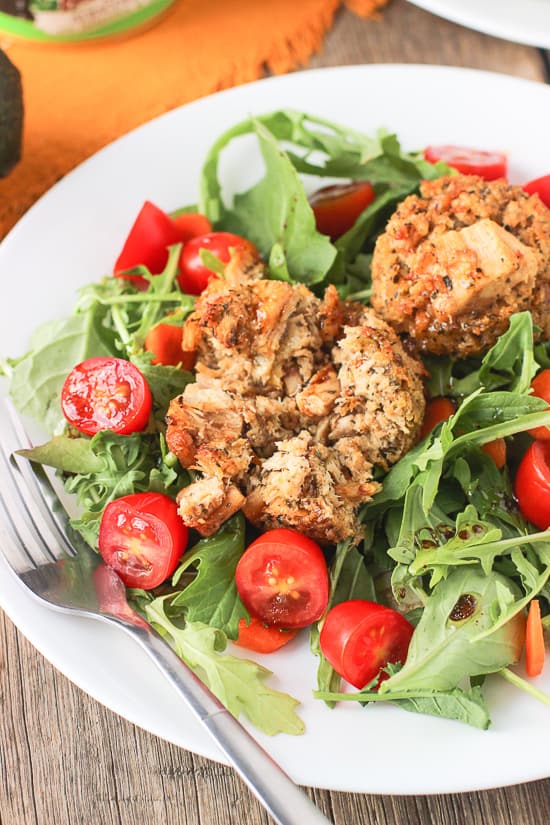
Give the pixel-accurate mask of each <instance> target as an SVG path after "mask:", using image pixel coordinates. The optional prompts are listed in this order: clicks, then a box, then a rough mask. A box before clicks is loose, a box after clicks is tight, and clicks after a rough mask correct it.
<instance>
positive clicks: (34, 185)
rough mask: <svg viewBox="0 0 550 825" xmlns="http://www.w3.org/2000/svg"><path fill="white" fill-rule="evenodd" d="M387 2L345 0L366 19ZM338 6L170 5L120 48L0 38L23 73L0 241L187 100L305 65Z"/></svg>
mask: <svg viewBox="0 0 550 825" xmlns="http://www.w3.org/2000/svg"><path fill="white" fill-rule="evenodd" d="M386 2H387V0H346V5H349V7H350V8H351V9H352V10H353V11H355V12H356V13H358V14H362V15H365V16H368V15H370V14H373V13H374V12H375V11H376V10H377V9H378V8H379V7H381V6H383V5H384V4H385V3H386ZM339 5H340V0H263V2H262V1H261V2H258V0H231V2H227V0H176V2H175V4H174V5H173V6H172V7H171V8H170V10H169V12H168V13H167V14H166V16H165V17H164V18H163V19H162V20H160V22H158V23H157V24H156V25H155V26H154V27H153V28H150V29H149V30H147V31H145V32H142V33H141V34H137V35H135V36H133V37H129V38H127V39H126V40H122V41H120V40H119V41H103V42H101V43H95V44H86V45H76V46H75V45H62V46H57V45H56V46H52V45H36V44H32V43H25V42H22V41H17V42H16V41H14V40H12V41H10V40H9V39H8V38H7V37H4V39H3V40H1V38H0V45H1V47H2V48H4V50H5V51H6V52H7V54H8V56H9V57H10V59H11V61H12V62H13V63H14V64H15V65H16V66H17V67H18V69H19V71H20V72H21V76H22V81H23V93H24V105H25V127H24V139H23V140H24V142H23V155H22V159H21V162H20V163H19V165H18V166H17V167H16V168H15V169H14V171H13V172H12V173H11V174H10V175H9V176H8V177H7V178H5V179H3V180H1V181H0V238H1V237H3V235H4V234H5V233H6V232H7V231H8V230H9V229H10V228H11V227H12V226H13V225H14V223H15V222H16V221H17V220H18V219H19V217H20V216H21V215H22V214H23V213H24V212H25V210H26V209H28V208H29V206H31V205H32V203H34V201H35V200H36V199H37V198H38V197H39V196H40V195H41V194H42V193H43V192H45V191H46V190H47V189H48V188H49V187H50V186H52V185H53V184H54V183H55V182H56V181H57V180H58V179H59V178H60V177H62V176H63V175H64V174H65V173H66V172H67V171H69V170H70V169H72V168H73V167H74V166H76V165H77V164H78V163H80V162H81V161H82V160H84V159H85V158H86V157H89V156H90V155H91V154H93V153H94V152H95V151H97V150H98V149H99V148H101V147H102V146H104V145H105V144H107V143H109V142H110V141H112V140H114V139H115V138H117V137H119V136H120V135H122V134H124V133H125V132H127V131H129V130H130V129H132V128H134V127H135V126H139V125H140V124H142V123H145V122H146V121H147V120H150V119H151V118H152V117H155V116H156V115H158V114H161V113H162V112H165V111H168V110H170V109H173V108H174V107H176V106H179V105H181V104H183V103H187V102H189V101H190V100H194V99H196V98H199V97H202V96H204V95H206V94H210V93H212V92H215V91H218V90H220V89H225V88H228V87H230V86H234V85H237V84H239V83H244V82H247V81H250V80H254V79H256V78H259V77H262V76H263V75H265V74H266V72H268V71H269V72H273V73H275V74H280V73H284V72H288V71H290V70H292V69H295V68H297V67H299V66H303V65H305V64H306V62H307V60H308V58H309V57H310V56H311V54H312V53H313V52H315V51H316V50H318V49H319V48H320V47H321V44H322V41H323V37H324V35H325V33H326V31H327V30H328V29H329V28H330V26H331V24H332V21H333V18H334V14H335V12H336V10H337V9H338V7H339Z"/></svg>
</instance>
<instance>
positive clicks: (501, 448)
mask: <svg viewBox="0 0 550 825" xmlns="http://www.w3.org/2000/svg"><path fill="white" fill-rule="evenodd" d="M481 449H482V451H483V452H484V453H487V455H489V456H491V458H492V459H493V461H494V462H495V464H496V465H497V467H498V469H499V470H502V468H503V467H504V465H505V464H506V441H505V440H504V439H503V438H495V440H494V441H488V442H487V444H484V445H483V447H482V448H481Z"/></svg>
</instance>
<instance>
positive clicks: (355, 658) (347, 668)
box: [320, 599, 414, 690]
mask: <svg viewBox="0 0 550 825" xmlns="http://www.w3.org/2000/svg"><path fill="white" fill-rule="evenodd" d="M413 632H414V628H413V626H412V625H411V624H410V622H408V621H407V620H406V619H405V617H404V616H402V615H401V613H398V612H397V611H396V610H392V609H391V608H389V607H384V605H382V604H378V603H377V602H369V601H367V600H366V599H351V600H350V601H347V602H341V603H340V604H337V605H336V606H335V607H333V608H332V609H331V610H329V612H328V613H327V616H326V619H325V621H324V623H323V627H322V628H321V636H320V644H321V651H322V653H323V656H324V657H325V658H326V659H327V660H328V661H329V663H330V664H331V665H332V667H333V668H334V670H335V671H336V672H337V673H339V674H340V676H342V678H343V679H345V680H346V682H349V683H350V684H351V685H353V686H354V687H356V688H358V689H359V690H361V688H363V687H365V685H366V684H368V683H369V682H370V681H372V680H373V679H374V678H375V677H376V676H378V674H380V671H381V670H382V668H384V667H386V665H387V664H388V663H389V662H400V663H401V664H403V663H404V662H405V659H406V658H407V652H408V649H409V644H410V641H411V636H412V635H413ZM386 678H387V675H386V674H385V673H381V674H380V679H379V682H378V684H380V682H381V681H383V680H384V679H386Z"/></svg>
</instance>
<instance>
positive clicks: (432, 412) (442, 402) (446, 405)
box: [420, 398, 455, 438]
mask: <svg viewBox="0 0 550 825" xmlns="http://www.w3.org/2000/svg"><path fill="white" fill-rule="evenodd" d="M454 411H455V406H454V404H453V402H452V401H449V399H448V398H432V400H431V401H429V402H428V406H427V407H426V414H425V415H424V422H423V424H422V431H421V433H420V437H421V438H426V436H427V435H429V434H430V433H431V431H432V430H433V428H434V427H435V426H436V425H437V424H439V423H440V421H446V420H447V419H448V418H450V417H451V415H453V413H454Z"/></svg>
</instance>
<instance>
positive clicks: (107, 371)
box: [61, 358, 153, 435]
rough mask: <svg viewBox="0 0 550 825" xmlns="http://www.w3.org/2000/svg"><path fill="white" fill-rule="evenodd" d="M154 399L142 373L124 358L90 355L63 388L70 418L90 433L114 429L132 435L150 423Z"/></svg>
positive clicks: (65, 411)
mask: <svg viewBox="0 0 550 825" xmlns="http://www.w3.org/2000/svg"><path fill="white" fill-rule="evenodd" d="M152 405H153V399H152V397H151V390H150V389H149V385H148V383H147V381H146V380H145V378H144V376H143V375H142V373H141V372H140V371H139V370H138V368H137V367H135V366H134V365H133V364H131V363H130V362H129V361H124V360H123V359H122V358H88V360H87V361H82V363H81V364H77V365H76V367H73V369H72V370H71V371H70V373H69V374H68V376H67V378H66V379H65V383H64V384H63V388H62V390H61V408H62V410H63V415H64V416H65V418H66V419H67V421H68V422H69V423H70V424H72V425H73V427H76V429H77V430H80V432H81V433H86V435H95V434H96V433H98V432H99V431H100V430H112V431H113V432H115V433H120V434H122V435H128V434H129V433H135V432H139V431H140V430H143V428H144V427H145V426H146V424H147V422H148V420H149V416H150V414H151V408H152Z"/></svg>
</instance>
